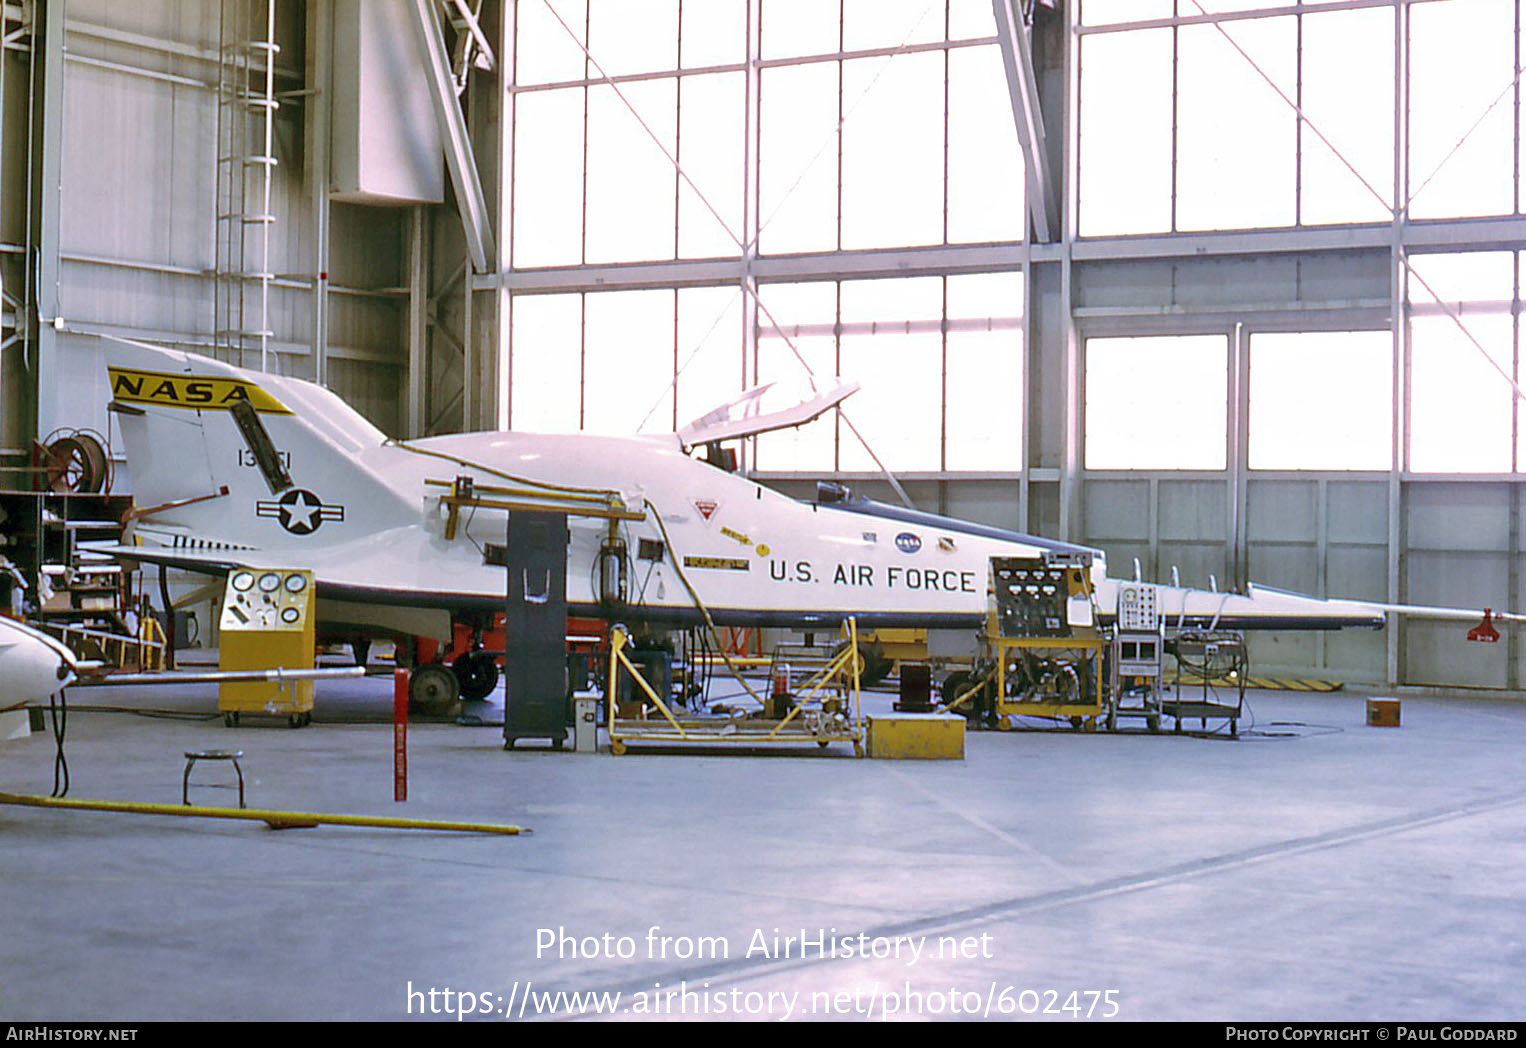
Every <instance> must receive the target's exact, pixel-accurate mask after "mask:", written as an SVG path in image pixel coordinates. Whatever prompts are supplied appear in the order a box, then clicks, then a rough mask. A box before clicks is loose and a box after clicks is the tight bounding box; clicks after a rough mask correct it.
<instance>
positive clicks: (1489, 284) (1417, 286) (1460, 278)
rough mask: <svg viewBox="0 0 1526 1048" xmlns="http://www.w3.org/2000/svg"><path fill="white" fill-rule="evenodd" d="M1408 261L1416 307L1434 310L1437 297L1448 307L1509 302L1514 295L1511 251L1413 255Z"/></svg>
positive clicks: (1413, 302)
mask: <svg viewBox="0 0 1526 1048" xmlns="http://www.w3.org/2000/svg"><path fill="white" fill-rule="evenodd" d="M1408 261H1409V268H1410V270H1411V271H1412V272H1411V275H1410V278H1409V300H1410V302H1411V303H1412V304H1414V305H1415V306H1417V307H1426V306H1434V305H1435V302H1436V297H1439V298H1440V299H1441V301H1443V302H1446V303H1448V304H1450V303H1456V302H1509V301H1510V299H1511V297H1512V296H1513V295H1514V294H1515V288H1514V286H1513V284H1512V281H1513V279H1514V275H1515V274H1514V265H1515V258H1514V254H1513V253H1512V252H1509V251H1465V252H1461V253H1457V254H1445V255H1410V256H1409V260H1408ZM1422 280H1423V281H1424V283H1421V281H1422ZM1427 287H1429V288H1430V291H1427V290H1426V288H1427ZM1432 291H1434V292H1435V293H1436V297H1433V296H1432V294H1431V292H1432Z"/></svg>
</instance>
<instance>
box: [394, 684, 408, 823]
mask: <svg viewBox="0 0 1526 1048" xmlns="http://www.w3.org/2000/svg"><path fill="white" fill-rule="evenodd" d="M392 799H393V800H394V801H406V800H407V799H408V671H407V670H393V671H392Z"/></svg>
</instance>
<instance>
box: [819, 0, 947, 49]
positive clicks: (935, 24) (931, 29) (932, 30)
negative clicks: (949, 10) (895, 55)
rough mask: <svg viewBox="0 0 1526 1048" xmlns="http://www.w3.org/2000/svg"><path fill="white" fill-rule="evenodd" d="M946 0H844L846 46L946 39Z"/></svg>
mask: <svg viewBox="0 0 1526 1048" xmlns="http://www.w3.org/2000/svg"><path fill="white" fill-rule="evenodd" d="M943 14H944V11H943V0H843V11H842V16H843V17H842V24H843V50H844V51H862V50H867V49H868V48H871V47H900V46H901V45H903V44H924V43H929V42H932V41H935V40H942V39H943Z"/></svg>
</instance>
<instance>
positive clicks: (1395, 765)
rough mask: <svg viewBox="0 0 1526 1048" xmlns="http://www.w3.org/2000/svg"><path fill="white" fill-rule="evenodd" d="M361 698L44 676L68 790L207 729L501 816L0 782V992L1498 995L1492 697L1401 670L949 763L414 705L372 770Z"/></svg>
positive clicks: (1509, 747)
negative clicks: (147, 709) (521, 744)
mask: <svg viewBox="0 0 1526 1048" xmlns="http://www.w3.org/2000/svg"><path fill="white" fill-rule="evenodd" d="M390 694H391V685H390V681H387V680H382V679H375V678H371V679H366V680H361V681H340V682H325V683H322V684H320V685H319V690H318V707H317V710H316V712H315V721H314V724H313V725H312V726H310V727H307V728H304V729H301V730H291V729H289V728H286V727H285V726H283V725H280V724H278V723H276V722H269V723H267V724H248V723H246V725H245V726H243V727H241V728H239V729H236V730H229V729H226V728H224V727H223V725H222V722H221V720H220V719H217V718H215V717H212V716H207V715H208V714H210V713H211V712H212V710H213V709H214V707H215V698H214V693H213V692H212V690H211V689H209V688H199V687H194V686H188V687H183V688H180V689H178V690H177V689H168V690H165V689H160V690H152V691H151V690H140V689H115V690H109V691H108V690H102V689H95V690H80V689H77V690H76V691H75V692H74V694H73V696H72V702H73V704H74V705H75V706H76V710H75V712H73V713H72V714H71V716H70V718H69V721H68V736H67V756H68V762H69V769H70V772H71V775H72V789H71V791H70V796H71V797H77V798H106V799H115V800H138V801H156V802H164V803H172V804H173V803H178V802H179V800H180V789H181V771H182V768H183V758H182V752H183V751H184V750H187V749H199V748H210V747H222V746H228V745H230V744H231V745H237V746H238V747H240V748H242V749H243V751H244V753H245V755H246V756H245V758H244V761H243V765H244V770H245V773H246V776H247V777H248V780H249V785H248V792H249V804H250V805H251V806H253V807H268V808H289V809H299V810H311V811H332V812H352V813H369V814H379V815H397V814H400V813H401V814H406V815H407V816H408V817H413V818H441V819H443V818H451V819H471V820H481V821H491V822H510V823H517V824H522V825H526V826H529V827H532V828H533V829H534V834H533V835H531V836H524V837H497V836H469V835H461V834H442V833H427V832H409V831H395V830H376V829H354V828H340V827H320V828H317V829H296V830H285V831H276V830H271V829H268V828H266V827H265V826H263V825H262V824H259V823H247V822H224V821H214V820H204V819H182V818H169V817H162V816H138V815H114V814H96V813H76V812H64V811H45V810H39V809H33V808H22V807H0V840H3V842H4V846H3V848H0V971H3V973H4V975H3V977H0V1018H3V1019H5V1020H9V1021H33V1020H95V1021H116V1022H132V1021H135V1020H156V1019H205V1020H220V1019H284V1018H301V1019H319V1020H323V1019H404V1018H453V1017H454V1015H453V1014H452V1012H454V1011H455V1010H457V1009H459V1008H460V1007H461V1006H462V1005H463V1004H464V1003H465V1002H466V1000H467V999H468V998H465V997H463V996H461V995H462V992H463V991H465V992H466V993H467V994H469V995H470V997H469V999H470V1003H471V1006H472V1007H474V1008H479V1009H481V1008H487V1009H490V1010H492V1011H494V1012H496V1013H498V1014H499V1015H500V1016H502V1014H503V1013H505V1012H507V1013H510V1015H511V1016H512V1017H514V1018H519V1017H520V1016H521V1010H522V1017H523V1018H525V1019H530V1018H532V1017H533V1018H548V1017H552V1016H554V1015H562V1016H565V1015H567V1014H568V1011H569V1009H568V1008H567V1007H566V1001H565V999H563V1000H561V1001H558V999H557V998H556V996H555V995H556V994H557V993H558V992H566V993H568V994H572V993H578V994H586V993H589V992H591V991H598V992H604V991H608V992H609V993H610V994H611V995H612V994H613V993H615V992H619V993H620V995H621V996H620V999H619V1004H618V1006H617V1011H618V1013H619V1014H620V1015H621V1016H622V1017H625V1016H631V1017H639V1016H640V1015H641V1014H646V1013H649V1012H657V1013H658V1014H660V1015H661V1017H663V1018H669V1017H671V1018H683V1017H691V1018H692V1017H699V1018H732V1017H735V1016H736V1014H737V1013H738V1012H740V1013H742V1014H743V1015H744V1016H752V1017H762V1016H763V1015H768V1016H771V1017H773V1018H793V1019H802V1018H806V1019H810V1018H841V1019H852V1018H863V1017H866V1016H867V1017H871V1018H875V1019H879V1018H881V1017H888V1018H897V1017H900V1016H904V1015H906V1014H908V1013H914V1014H917V1015H920V1016H923V1017H933V1018H938V1017H953V1018H964V1017H968V1015H969V1014H970V1013H972V1012H973V1013H975V1014H976V1015H983V1014H989V1015H990V1016H991V1017H993V1018H995V1017H998V1016H1001V1015H1003V1014H1005V1013H1010V1014H1012V1015H1013V1016H1015V1017H1024V1016H1025V1015H1028V1016H1029V1017H1032V1018H1045V1017H1047V1018H1055V1019H1066V1020H1070V1019H1072V1018H1075V1017H1077V1013H1079V1017H1081V1018H1086V1017H1087V1016H1088V1014H1089V1015H1090V1016H1091V1017H1092V1018H1094V1019H1095V1018H1103V1017H1108V1016H1113V1015H1114V1013H1116V1015H1115V1017H1116V1018H1117V1019H1123V1020H1133V1019H1215V1020H1234V1019H1238V1020H1251V1019H1266V1020H1284V1019H1327V1020H1336V1019H1343V1020H1364V1019H1373V1020H1397V1019H1411V1020H1420V1019H1432V1020H1443V1019H1447V1020H1459V1019H1467V1020H1485V1019H1496V1020H1498V1019H1510V1018H1516V1017H1519V1015H1520V1001H1519V996H1520V985H1521V981H1522V978H1523V976H1526V893H1523V892H1522V890H1521V873H1520V871H1521V870H1522V869H1523V868H1526V784H1523V783H1522V781H1521V769H1522V768H1523V767H1526V731H1523V730H1522V729H1523V728H1526V707H1522V706H1520V705H1519V704H1512V703H1509V702H1502V701H1489V700H1483V699H1477V698H1456V699H1439V698H1413V697H1411V698H1406V699H1405V701H1404V708H1403V716H1404V726H1403V727H1402V728H1398V729H1382V728H1369V727H1366V726H1365V725H1364V720H1363V698H1364V696H1363V695H1362V694H1360V693H1352V692H1346V693H1336V694H1333V695H1289V694H1281V693H1277V694H1274V693H1266V692H1256V693H1252V694H1251V696H1250V699H1249V701H1250V705H1251V709H1252V711H1253V716H1251V717H1248V718H1247V720H1245V721H1242V723H1241V728H1242V733H1243V736H1244V737H1242V738H1241V739H1240V740H1238V741H1230V740H1228V739H1203V738H1192V737H1173V736H1170V735H1162V736H1148V735H1142V734H1141V735H1114V736H1107V735H1095V736H1088V735H1076V734H1072V733H1071V732H1069V731H1064V732H1043V733H1040V732H1032V733H1026V732H1024V733H996V732H985V733H977V734H971V735H970V736H969V738H968V742H967V756H966V759H965V760H964V761H962V762H905V761H901V762H892V761H881V760H865V761H858V760H854V759H852V758H851V757H850V756H846V754H848V753H850V752H851V751H850V750H849V749H848V748H847V747H845V746H835V747H833V749H832V750H828V751H816V750H815V748H814V747H813V748H812V750H811V752H809V753H805V752H797V753H793V754H790V755H783V756H772V757H767V758H759V757H743V756H731V755H709V756H698V757H696V756H678V755H671V754H650V753H646V754H640V755H636V754H632V755H630V756H626V757H623V758H618V759H616V758H612V757H610V756H608V755H607V754H600V755H597V756H593V755H585V754H571V753H552V752H550V751H541V752H534V751H526V750H520V751H516V752H514V753H505V752H504V751H503V748H502V736H501V734H500V732H499V731H498V730H497V729H493V728H463V727H458V726H455V725H453V724H444V723H436V724H416V725H414V726H413V730H412V731H411V734H410V744H411V748H410V768H411V788H410V794H411V796H410V799H409V801H408V802H407V803H406V804H394V803H393V802H392V800H391V796H392V779H391V730H390V727H389V726H388V724H387V716H388V711H389V710H390ZM882 701H883V702H885V703H888V699H884V700H882ZM93 704H109V705H113V706H129V705H141V706H152V707H156V708H167V709H174V710H180V711H184V712H186V713H189V714H201V715H202V716H200V717H194V718H192V719H185V718H181V719H171V718H166V717H162V716H159V717H149V716H143V715H134V714H130V713H97V712H83V711H82V710H80V709H79V708H78V707H83V706H85V705H93ZM52 764H53V746H52V743H51V740H50V738H49V737H48V735H47V734H45V733H44V734H36V735H33V736H32V737H31V738H29V739H23V740H18V741H14V742H10V743H5V744H0V790H4V791H10V792H17V793H21V792H26V793H44V794H45V793H47V792H48V790H49V788H50V786H51V782H52ZM203 768H205V769H206V770H202V769H203ZM224 781H228V782H231V781H232V780H231V770H230V769H227V768H226V767H216V766H213V767H210V768H207V767H206V766H205V765H202V766H198V770H197V773H196V776H195V782H197V783H220V782H224ZM192 800H193V801H196V802H201V803H210V804H236V803H237V799H236V795H235V794H234V793H232V792H230V791H228V790H226V789H216V788H213V787H212V786H211V785H203V786H197V785H195V784H193V786H192ZM861 934H862V936H863V938H862V939H861V938H860V935H861ZM791 937H792V938H793V941H791V942H786V940H787V939H789V938H791ZM802 938H804V939H805V940H806V949H805V956H804V957H802V956H800V953H801V948H800V940H801V939H802ZM664 939H666V940H667V941H666V942H665V941H664ZM548 941H550V942H552V943H555V945H550V946H549V947H548V946H546V943H547V942H548ZM818 943H821V944H823V945H821V946H818ZM823 948H824V949H825V951H826V956H822V952H823ZM918 948H920V950H921V952H920V954H916V953H914V952H913V951H915V950H917V949H918ZM834 950H835V953H836V956H833V955H832V953H833V951H834ZM897 950H898V951H899V955H897V952H896V951H897ZM621 952H625V953H627V954H628V956H625V957H621V956H618V954H619V953H621ZM864 952H868V953H870V954H871V956H869V957H860V956H859V954H860V953H864ZM876 952H878V953H881V954H884V956H878V957H876V956H872V954H874V953H876ZM609 953H613V954H616V956H607V954H609ZM785 954H787V955H785ZM847 954H851V956H849V955H847ZM447 988H448V989H449V990H450V991H451V993H450V994H449V995H448V996H447V995H446V994H445V993H444V991H445V990H446V989H447ZM431 990H433V991H435V992H434V993H433V995H431V993H430V991H431ZM1027 991H1031V992H1027ZM542 994H547V995H549V996H547V997H542V996H541V995H542ZM609 1000H610V998H607V997H601V998H598V999H597V1001H593V1002H591V1001H588V1000H584V1001H582V1002H581V1003H582V1007H581V1008H574V1009H571V1011H573V1012H575V1013H578V1014H582V1015H586V1016H589V1017H593V1016H594V1015H595V1014H596V1009H597V1007H603V1006H606V1005H607V1003H608V1002H609ZM447 1009H449V1010H447Z"/></svg>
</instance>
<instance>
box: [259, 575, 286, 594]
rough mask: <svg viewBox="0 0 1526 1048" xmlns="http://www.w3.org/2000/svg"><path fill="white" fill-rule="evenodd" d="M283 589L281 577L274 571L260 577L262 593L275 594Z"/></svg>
mask: <svg viewBox="0 0 1526 1048" xmlns="http://www.w3.org/2000/svg"><path fill="white" fill-rule="evenodd" d="M280 588H281V576H279V575H277V574H276V573H275V572H273V571H267V572H265V574H263V575H261V576H260V591H261V592H262V593H274V592H275V591H276V590H278V589H280Z"/></svg>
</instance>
